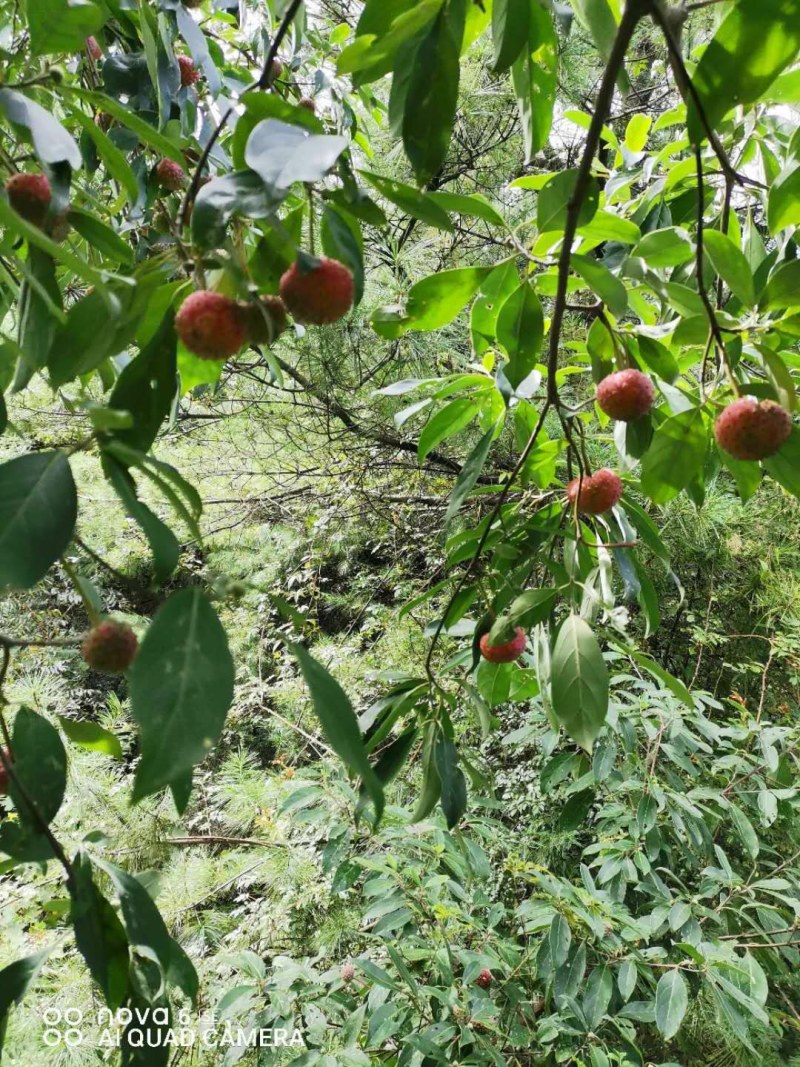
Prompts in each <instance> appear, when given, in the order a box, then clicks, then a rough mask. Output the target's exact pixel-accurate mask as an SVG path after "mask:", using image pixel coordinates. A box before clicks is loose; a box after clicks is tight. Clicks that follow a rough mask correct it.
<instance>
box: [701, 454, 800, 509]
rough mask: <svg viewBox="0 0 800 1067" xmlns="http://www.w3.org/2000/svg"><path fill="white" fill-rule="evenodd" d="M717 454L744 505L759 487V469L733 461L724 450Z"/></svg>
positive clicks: (736, 460)
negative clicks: (729, 474)
mask: <svg viewBox="0 0 800 1067" xmlns="http://www.w3.org/2000/svg"><path fill="white" fill-rule="evenodd" d="M718 452H719V457H720V459H721V460H722V462H723V464H724V465H725V466H726V467H727V468H728V470H729V471H730V472H731V474H732V475H733V478H734V481H735V482H736V488H737V489H738V490H739V496H740V497H741V498H742V501H743V502H744V503H747V501H748V500H749V499H750V497H751V496H753V494H754V493H755V492H756V491H757V490H758V487H759V486H760V485H761V468H760V467H759V465H758V464H757V463H748V462H745V461H744V460H741V459H734V458H733V456H732V455H731V454H730V453H729V452H726V451H725V449H724V448H720V449H718ZM798 488H800V480H798Z"/></svg>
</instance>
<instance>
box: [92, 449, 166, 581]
mask: <svg viewBox="0 0 800 1067" xmlns="http://www.w3.org/2000/svg"><path fill="white" fill-rule="evenodd" d="M102 465H103V473H104V474H105V476H106V478H107V479H108V481H109V483H110V485H111V488H112V489H113V490H114V492H115V493H116V494H117V496H118V497H119V499H120V502H121V504H122V506H123V508H124V509H125V511H126V512H127V513H128V515H130V517H131V518H132V519H133V520H134V522H136V523H137V524H138V525H139V526H140V527H141V529H142V532H143V533H144V535H145V537H146V538H147V541H148V543H149V545H150V551H151V552H152V554H153V570H154V573H155V579H156V581H157V582H163V581H165V580H166V579H167V578H168V577H169V576H170V574H172V572H173V571H174V570H175V568H176V567H177V566H178V560H179V558H180V554H181V549H180V545H179V544H178V539H177V538H176V537H175V534H174V533H173V532H172V530H170V528H169V527H168V526H165V525H164V523H163V522H162V521H161V519H159V518H158V516H157V515H155V514H153V512H152V511H151V510H150V508H149V507H148V506H147V504H144V503H143V502H142V501H141V500H139V497H138V495H137V492H136V483H135V482H134V480H133V478H132V477H131V475H130V473H129V472H128V470H127V468H126V467H125V466H123V465H122V464H121V463H119V462H117V460H116V459H114V458H113V456H111V455H109V454H108V453H105V454H104V455H103V460H102Z"/></svg>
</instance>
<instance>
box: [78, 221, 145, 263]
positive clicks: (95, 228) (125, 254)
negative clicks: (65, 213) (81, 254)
mask: <svg viewBox="0 0 800 1067" xmlns="http://www.w3.org/2000/svg"><path fill="white" fill-rule="evenodd" d="M69 221H70V224H71V226H72V227H73V228H74V229H75V230H77V232H78V233H79V234H80V235H81V237H82V238H83V239H84V240H85V241H86V242H87V244H88V245H89V246H90V247H91V248H93V249H94V250H95V251H96V252H99V253H100V254H101V255H103V256H106V257H107V258H108V259H113V260H114V262H115V263H122V264H123V265H124V266H126V267H132V266H133V249H132V248H131V246H130V245H129V244H128V242H127V241H123V239H122V238H121V237H120V236H119V234H118V233H116V232H115V231H114V230H112V229H111V227H110V226H107V225H106V224H105V223H104V222H101V221H100V219H98V218H95V216H94V215H90V214H89V213H88V211H80V210H79V209H78V208H71V209H70V212H69Z"/></svg>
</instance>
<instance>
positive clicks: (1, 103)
mask: <svg viewBox="0 0 800 1067" xmlns="http://www.w3.org/2000/svg"><path fill="white" fill-rule="evenodd" d="M45 2H47V0H45ZM0 110H2V111H3V112H4V114H5V116H6V118H7V119H8V121H9V122H13V123H14V124H15V125H16V126H24V127H25V128H26V129H27V130H28V131H29V132H30V135H31V140H32V141H33V149H34V151H35V152H36V155H37V156H38V157H39V160H40V162H41V163H49V164H51V165H53V166H54V165H56V164H58V163H68V164H69V165H70V167H72V169H73V170H79V169H80V166H81V164H82V162H83V158H82V156H81V150H80V149H79V148H78V146H77V144H76V143H75V141H74V139H73V138H72V136H71V135H70V134H69V133H67V131H66V130H65V129H64V127H63V126H62V125H61V123H60V122H59V121H58V119H57V118H55V117H54V116H53V114H52V113H51V112H50V111H47V110H46V109H45V108H43V107H42V105H41V104H37V103H36V101H34V100H29V99H28V97H27V96H24V95H23V94H22V93H19V92H17V90H16V89H0Z"/></svg>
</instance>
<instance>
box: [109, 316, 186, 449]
mask: <svg viewBox="0 0 800 1067" xmlns="http://www.w3.org/2000/svg"><path fill="white" fill-rule="evenodd" d="M176 347H177V338H176V336H175V325H174V316H173V313H172V310H171V309H170V310H169V311H168V312H167V314H166V315H165V316H164V318H163V320H162V322H161V325H160V327H159V329H158V331H157V332H156V334H155V336H154V337H153V338H152V340H151V341H150V342H149V343H148V344H147V345H146V347H145V348H143V349H142V350H141V352H140V353H139V355H138V356H137V357H136V359H132V360H131V361H130V363H128V364H127V366H126V367H125V369H124V370H123V371H122V373H121V374H120V376H119V378H118V379H117V383H116V385H115V386H114V389H113V391H112V393H111V396H110V397H109V400H108V406H109V407H110V408H115V409H116V410H118V411H129V412H130V413H131V415H133V417H134V423H133V426H131V427H130V428H129V429H121V430H116V431H115V432H114V439H115V440H116V441H120V442H121V443H122V444H125V445H128V446H129V447H130V448H136V449H139V450H140V451H141V452H147V451H148V449H149V448H150V446H151V445H152V443H153V441H155V439H156V435H157V434H158V431H159V428H160V426H161V423H162V422H163V421H164V419H165V418H166V416H167V414H168V413H169V410H170V407H171V406H172V401H173V399H174V397H175V393H176V391H177V387H178V378H177V364H176Z"/></svg>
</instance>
